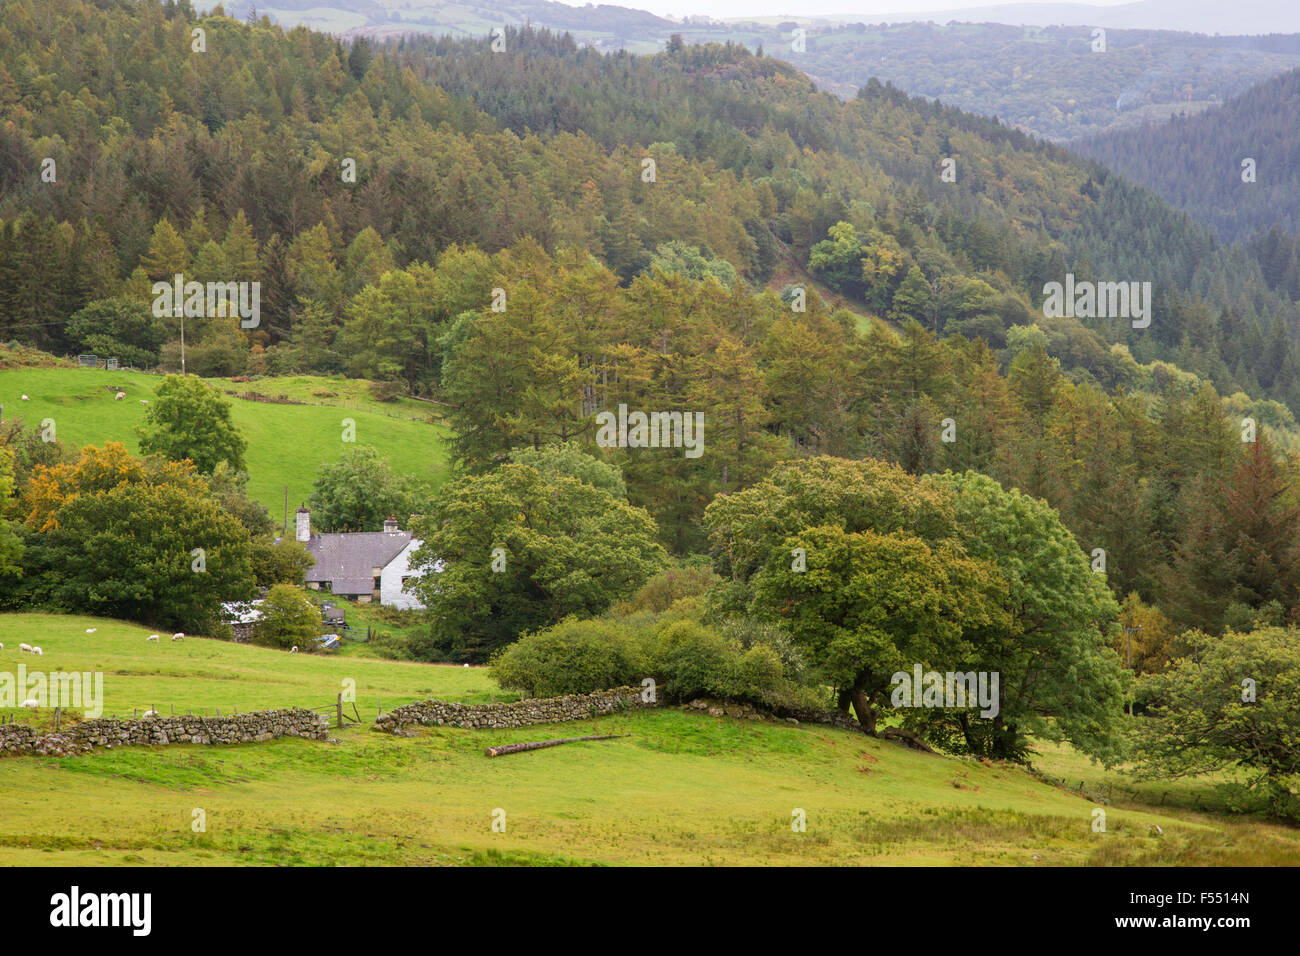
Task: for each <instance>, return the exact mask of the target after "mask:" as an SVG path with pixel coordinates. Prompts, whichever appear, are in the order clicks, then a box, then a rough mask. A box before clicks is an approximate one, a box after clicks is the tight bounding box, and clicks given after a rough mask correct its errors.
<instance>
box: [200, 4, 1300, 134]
mask: <svg viewBox="0 0 1300 956" xmlns="http://www.w3.org/2000/svg"><path fill="white" fill-rule="evenodd" d="M1170 2H1174V0H1170ZM1175 6H1177V7H1178V8H1179V13H1178V15H1176V14H1175V13H1174V12H1173V10H1172V8H1171V7H1170V6H1169V2H1166V0H1148V2H1144V3H1138V4H1129V5H1124V6H1122V7H1111V8H1092V7H1086V6H1083V5H1078V4H1066V5H1060V6H1057V5H1038V4H1023V5H1014V6H1009V7H989V8H981V9H980V10H967V11H956V12H952V13H950V14H949V13H941V14H935V15H933V16H932V17H927V16H924V15H911V16H888V17H884V16H880V17H869V16H857V15H845V16H844V17H803V16H792V17H789V18H777V17H767V18H753V19H750V18H745V19H742V20H728V21H725V22H723V21H715V20H710V19H709V18H708V17H689V18H687V19H686V20H685V21H682V22H676V21H673V20H668V19H665V18H663V17H657V16H655V15H654V14H650V13H646V12H644V11H641V10H631V9H628V8H626V7H619V6H611V5H605V4H602V5H600V6H591V5H588V6H585V7H572V6H568V5H566V4H562V3H554V2H550V0H507V2H505V3H503V4H489V3H486V2H480V0H463V2H457V3H447V4H437V5H430V6H422V7H418V8H415V9H411V8H407V7H403V8H398V7H397V4H396V3H395V2H393V0H384V2H382V3H378V2H364V0H363V2H361V3H359V4H353V3H350V4H348V5H347V6H346V7H344V6H342V5H338V6H331V5H330V0H283V2H282V3H280V4H277V5H276V6H275V7H272V8H264V7H258V8H257V11H258V13H259V14H263V13H265V14H268V15H269V16H270V17H271V18H272V20H274V21H275V22H278V23H280V24H283V25H284V26H294V25H297V24H302V25H305V26H309V27H311V28H313V29H316V30H325V31H328V32H333V33H338V34H341V35H344V36H358V35H365V36H369V37H372V38H384V37H395V36H400V35H403V34H411V33H423V34H430V35H433V36H444V35H448V36H453V37H486V36H488V34H489V33H490V31H491V30H492V29H493V28H494V27H501V26H505V25H512V26H520V25H523V24H525V23H531V24H532V25H533V26H537V27H546V28H548V29H551V30H556V31H561V32H568V33H570V34H572V36H573V38H574V40H575V41H576V42H577V43H578V45H579V46H589V47H593V48H595V49H599V50H628V51H630V52H633V53H653V52H656V51H658V50H661V49H663V48H664V47H665V45H666V44H667V42H668V39H669V38H670V37H671V36H672V35H673V34H680V35H681V36H682V38H683V39H684V40H685V41H686V42H687V43H711V42H732V43H741V44H743V45H745V46H746V47H748V48H749V49H750V50H757V49H759V48H762V49H763V50H764V51H765V52H766V53H767V55H769V56H772V57H776V58H779V59H783V60H786V61H787V62H789V63H792V64H793V65H794V66H796V67H798V68H799V69H800V70H802V71H803V72H804V73H807V74H808V75H809V76H810V77H811V78H812V79H813V80H815V81H816V82H817V84H818V85H819V86H821V87H822V88H824V89H828V90H830V91H831V92H833V93H835V94H836V95H838V96H840V97H841V98H842V99H852V98H853V96H854V95H855V94H856V93H857V91H858V89H860V88H861V87H863V86H865V85H866V84H867V82H868V81H869V80H871V79H872V78H876V79H879V80H881V81H882V82H889V83H893V84H894V85H895V86H897V87H898V88H899V89H902V90H905V91H906V92H908V93H911V94H913V95H918V96H924V97H927V98H930V99H940V100H942V101H943V102H944V103H946V104H948V105H951V106H956V107H958V108H960V109H963V110H968V111H970V112H974V113H980V114H983V115H985V116H997V117H999V118H1000V119H1002V120H1004V121H1006V122H1007V123H1009V124H1011V125H1012V126H1016V127H1018V128H1020V129H1022V130H1024V131H1025V132H1028V133H1032V134H1034V135H1036V136H1041V137H1043V138H1046V139H1052V140H1056V141H1060V142H1064V141H1071V140H1075V139H1078V138H1080V137H1083V136H1089V135H1095V134H1097V133H1100V132H1103V131H1106V130H1110V129H1115V128H1121V127H1127V126H1134V125H1138V124H1140V123H1142V122H1143V121H1147V120H1162V119H1165V118H1166V117H1168V115H1169V114H1170V113H1171V112H1174V111H1180V112H1189V113H1191V112H1196V111H1199V110H1202V109H1206V108H1208V107H1210V106H1213V105H1217V104H1220V103H1223V102H1224V101H1225V100H1227V99H1228V98H1229V97H1231V96H1234V95H1236V94H1237V93H1241V92H1243V91H1244V90H1246V89H1248V88H1249V87H1250V86H1251V85H1253V84H1255V83H1258V82H1260V81H1262V80H1265V79H1268V78H1269V77H1272V76H1276V75H1277V74H1279V73H1281V72H1284V71H1286V70H1288V69H1292V68H1294V67H1297V66H1300V36H1267V37H1263V36H1228V35H1225V36H1219V37H1214V36H1199V35H1195V34H1192V33H1180V32H1172V30H1192V29H1207V30H1210V29H1213V30H1219V29H1222V30H1223V31H1224V32H1227V33H1231V32H1248V33H1249V32H1255V31H1254V27H1253V25H1254V24H1256V23H1266V22H1267V23H1272V22H1274V20H1270V19H1267V18H1255V17H1254V13H1253V12H1252V11H1254V8H1255V7H1257V6H1259V4H1258V3H1255V2H1253V0H1252V2H1251V3H1248V4H1247V11H1246V12H1245V13H1242V12H1241V11H1240V10H1239V8H1238V6H1237V5H1233V6H1232V7H1231V8H1230V9H1229V8H1225V9H1224V10H1223V11H1221V12H1222V13H1223V14H1224V15H1228V16H1230V17H1231V23H1228V22H1227V21H1222V22H1221V21H1220V20H1214V19H1213V18H1211V17H1210V16H1209V13H1210V12H1213V10H1214V8H1211V7H1209V5H1208V4H1203V3H1199V2H1198V3H1197V4H1193V7H1194V8H1195V9H1198V10H1199V9H1200V8H1201V7H1205V9H1206V11H1207V12H1206V16H1204V17H1201V18H1200V19H1198V18H1197V17H1196V16H1192V17H1184V16H1182V15H1181V7H1182V4H1179V3H1175ZM225 7H226V10H227V11H228V12H231V13H232V15H234V16H237V17H240V18H246V17H247V16H248V14H249V12H250V11H251V10H252V9H253V7H254V4H253V3H251V2H249V0H239V2H236V3H233V4H232V3H228V4H226V5H225ZM1130 7H1134V8H1141V10H1140V11H1135V10H1130V9H1129V8H1130ZM1079 10H1082V11H1084V13H1077V12H1075V11H1079ZM1101 10H1104V11H1105V12H1104V14H1103V13H1102V12H1099V11H1101ZM1054 11H1059V13H1057V12H1054ZM1088 12H1091V13H1093V14H1096V16H1098V17H1101V19H1100V21H1097V20H1094V19H1090V18H1089V17H1088V16H1085V15H1084V14H1086V13H1088ZM1138 14H1141V15H1138ZM925 19H932V20H934V21H936V22H931V23H925V22H902V21H918V20H921V21H923V20H925ZM1275 19H1276V18H1275ZM949 20H957V21H961V22H957V23H949V22H948V21H949ZM993 20H1002V21H1004V22H1010V23H1021V22H1023V23H1026V24H1030V25H1029V26H1019V25H1016V26H1007V25H1003V24H1002V23H997V22H980V21H993ZM1292 20H1294V21H1296V22H1295V24H1294V25H1293V26H1292V27H1290V29H1294V30H1296V31H1300V18H1297V17H1295V16H1290V17H1289V18H1286V17H1284V18H1280V19H1278V21H1277V22H1287V23H1290V22H1291V21H1292ZM872 21H876V22H875V23H874V25H873V24H872ZM1063 23H1064V24H1073V25H1068V26H1060V25H1056V26H1052V25H1051V24H1063ZM1198 23H1205V24H1211V23H1213V24H1215V25H1214V26H1204V27H1198V26H1197V24H1198ZM940 24H946V25H940ZM1248 24H1249V25H1251V26H1249V27H1248ZM1098 25H1101V26H1104V27H1105V28H1106V29H1107V36H1106V38H1105V39H1106V52H1105V53H1104V54H1098V53H1095V52H1094V51H1093V34H1092V29H1091V27H1093V26H1098ZM1156 27H1163V28H1164V29H1160V30H1157V29H1155V28H1156ZM795 28H802V29H805V30H806V31H807V32H806V35H805V36H804V39H803V42H802V49H800V50H796V49H795V47H796V45H797V44H796V43H795V41H794V39H793V36H794V30H795ZM1134 28H1136V29H1134Z"/></svg>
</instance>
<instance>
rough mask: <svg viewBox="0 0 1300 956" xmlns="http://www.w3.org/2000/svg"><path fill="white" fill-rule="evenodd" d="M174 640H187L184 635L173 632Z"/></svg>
mask: <svg viewBox="0 0 1300 956" xmlns="http://www.w3.org/2000/svg"><path fill="white" fill-rule="evenodd" d="M172 640H173V641H183V640H185V638H184V637H182V636H181V635H180V634H173V635H172Z"/></svg>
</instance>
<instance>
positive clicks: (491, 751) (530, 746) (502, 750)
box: [483, 734, 631, 757]
mask: <svg viewBox="0 0 1300 956" xmlns="http://www.w3.org/2000/svg"><path fill="white" fill-rule="evenodd" d="M630 736H631V734H601V735H600V736H598V737H565V738H564V739H562V740H533V741H530V742H529V743H526V744H502V745H501V746H500V747H489V748H488V749H487V750H485V751H483V752H484V753H485V754H487V755H488V756H489V757H500V756H501V755H502V754H517V753H519V752H520V751H522V750H541V749H542V748H543V747H558V746H559V745H560V744H574V743H577V742H578V741H579V740H613V739H614V738H615V737H630Z"/></svg>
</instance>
